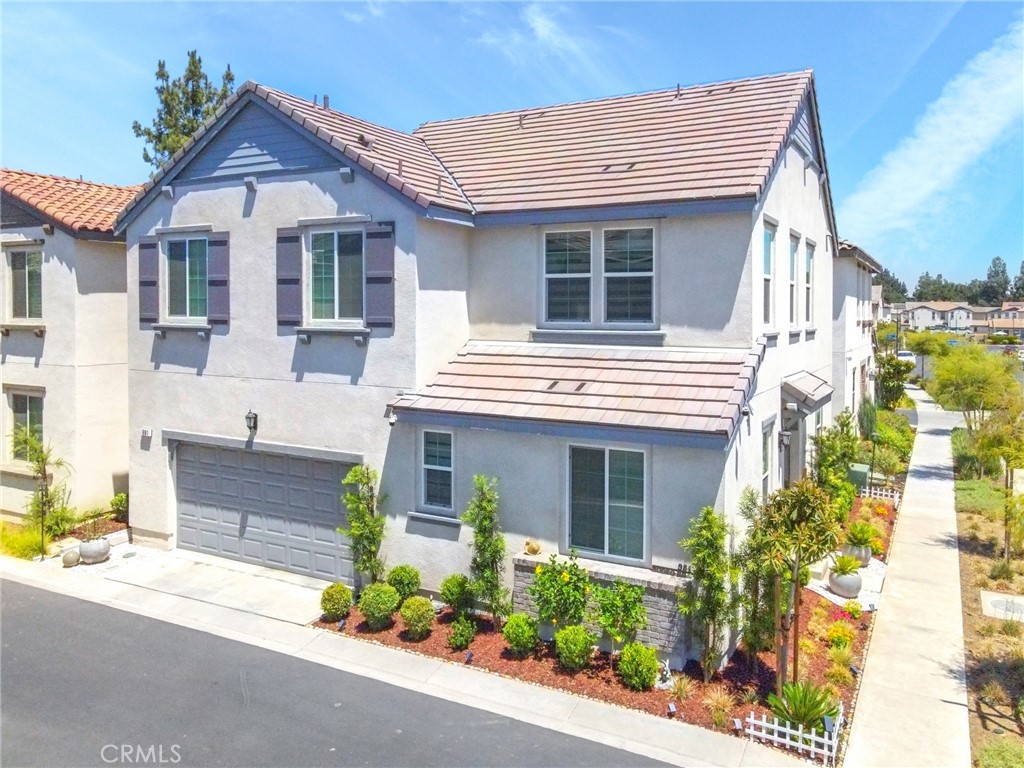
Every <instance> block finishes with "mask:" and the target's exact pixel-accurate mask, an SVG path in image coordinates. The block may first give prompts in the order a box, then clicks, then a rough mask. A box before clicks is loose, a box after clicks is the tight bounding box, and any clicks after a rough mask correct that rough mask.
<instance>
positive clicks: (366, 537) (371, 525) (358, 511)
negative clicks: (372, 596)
mask: <svg viewBox="0 0 1024 768" xmlns="http://www.w3.org/2000/svg"><path fill="white" fill-rule="evenodd" d="M377 477H378V476H377V472H376V470H373V469H371V468H370V467H367V466H365V465H362V464H360V465H358V466H355V467H352V469H350V470H349V472H348V474H347V475H345V479H344V480H342V483H344V484H345V485H348V486H350V489H349V490H347V491H346V492H345V495H344V496H342V501H343V502H344V503H345V506H346V507H347V508H348V527H347V528H344V527H342V528H338V533H340V534H341V535H342V536H347V537H348V539H349V541H350V542H351V547H352V559H353V567H354V568H355V569H356V571H357V572H359V573H360V574H362V575H363V576H365V577H366V578H368V579H369V580H370V583H371V584H372V583H374V582H377V581H379V580H380V578H381V577H382V576H383V575H384V561H383V560H382V559H381V557H380V546H381V544H383V543H384V516H383V515H382V514H380V505H382V504H383V503H384V501H385V500H386V497H383V496H380V495H378V494H377Z"/></svg>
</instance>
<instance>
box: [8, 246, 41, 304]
mask: <svg viewBox="0 0 1024 768" xmlns="http://www.w3.org/2000/svg"><path fill="white" fill-rule="evenodd" d="M8 259H9V261H10V276H11V279H10V284H11V298H10V302H11V303H10V305H9V306H10V316H11V318H13V319H16V320H39V319H42V317H43V254H42V251H40V250H38V249H32V250H21V249H19V250H11V251H8Z"/></svg>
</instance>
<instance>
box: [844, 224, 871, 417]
mask: <svg viewBox="0 0 1024 768" xmlns="http://www.w3.org/2000/svg"><path fill="white" fill-rule="evenodd" d="M881 271H882V267H881V265H880V264H879V263H878V262H877V261H875V260H874V259H873V258H872V257H871V256H870V255H868V254H867V253H865V252H864V250H863V249H861V248H860V247H858V246H856V245H854V244H853V243H850V242H847V241H846V240H840V241H839V258H838V259H836V261H835V264H834V266H833V278H832V286H833V289H832V290H833V294H832V381H834V382H836V383H837V384H839V383H840V382H842V383H843V384H844V385H845V386H843V387H842V388H840V387H839V386H837V387H836V392H835V394H834V395H833V396H832V409H833V412H834V413H838V412H839V411H842V410H843V409H844V408H849V409H850V411H851V412H852V413H853V414H855V415H856V413H857V411H858V410H860V403H861V400H862V399H863V398H865V397H866V398H868V399H869V400H874V399H875V393H874V386H873V381H874V375H875V339H874V333H873V332H872V329H873V327H874V319H873V311H872V300H871V299H872V285H871V280H872V278H873V277H874V276H875V275H877V274H879V273H880V272H881ZM874 287H875V288H881V286H874Z"/></svg>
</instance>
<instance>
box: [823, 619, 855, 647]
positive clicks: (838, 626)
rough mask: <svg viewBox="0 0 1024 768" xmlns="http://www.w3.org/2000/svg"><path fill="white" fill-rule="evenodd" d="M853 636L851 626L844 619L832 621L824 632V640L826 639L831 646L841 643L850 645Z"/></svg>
mask: <svg viewBox="0 0 1024 768" xmlns="http://www.w3.org/2000/svg"><path fill="white" fill-rule="evenodd" d="M853 638H854V632H853V627H852V626H850V625H849V624H848V623H847V622H845V621H835V622H833V623H832V624H830V625H829V628H828V631H827V632H826V633H825V640H826V641H828V644H829V646H830V647H831V648H835V647H837V646H841V645H845V646H851V645H853Z"/></svg>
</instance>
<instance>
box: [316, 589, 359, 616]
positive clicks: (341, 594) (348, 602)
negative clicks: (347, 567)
mask: <svg viewBox="0 0 1024 768" xmlns="http://www.w3.org/2000/svg"><path fill="white" fill-rule="evenodd" d="M351 607H352V590H351V589H349V588H348V587H347V586H345V585H344V584H331V586H329V587H327V589H325V590H324V591H323V594H322V595H320V610H321V611H323V612H324V619H325V620H326V621H338V620H339V619H343V618H345V617H346V616H348V610H349V608H351Z"/></svg>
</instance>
